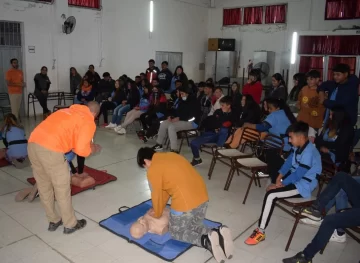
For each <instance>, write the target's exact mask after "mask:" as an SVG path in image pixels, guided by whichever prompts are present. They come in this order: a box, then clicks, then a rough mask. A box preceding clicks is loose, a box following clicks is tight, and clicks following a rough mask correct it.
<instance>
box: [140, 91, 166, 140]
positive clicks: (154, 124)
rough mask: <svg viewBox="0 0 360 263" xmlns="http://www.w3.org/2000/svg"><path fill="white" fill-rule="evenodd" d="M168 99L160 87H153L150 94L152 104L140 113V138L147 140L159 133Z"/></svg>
mask: <svg viewBox="0 0 360 263" xmlns="http://www.w3.org/2000/svg"><path fill="white" fill-rule="evenodd" d="M166 106H167V100H166V97H165V94H164V93H163V91H162V90H161V89H159V88H158V87H153V88H152V93H151V96H150V105H149V107H148V110H147V111H146V112H144V113H143V114H141V115H140V121H141V125H142V130H141V131H138V132H137V135H138V137H139V139H140V140H142V141H143V142H147V140H148V139H149V138H151V137H153V136H155V135H156V134H157V131H158V129H159V126H160V121H161V120H163V119H164V118H165V117H166V116H165V114H166Z"/></svg>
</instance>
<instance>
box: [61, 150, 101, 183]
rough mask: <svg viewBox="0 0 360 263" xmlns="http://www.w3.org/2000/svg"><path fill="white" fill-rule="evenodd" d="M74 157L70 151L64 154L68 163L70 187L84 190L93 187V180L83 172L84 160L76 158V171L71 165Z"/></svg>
mask: <svg viewBox="0 0 360 263" xmlns="http://www.w3.org/2000/svg"><path fill="white" fill-rule="evenodd" d="M75 156H76V154H75V153H74V152H72V151H71V152H69V153H67V154H65V158H66V159H67V161H68V162H69V166H70V171H71V174H72V176H71V185H74V186H77V187H80V188H85V187H88V186H91V185H94V184H95V179H94V178H93V177H91V176H89V175H88V174H87V173H85V172H84V163H85V158H84V157H80V156H77V162H78V170H76V168H75V167H74V165H73V164H72V160H73V159H74V158H75Z"/></svg>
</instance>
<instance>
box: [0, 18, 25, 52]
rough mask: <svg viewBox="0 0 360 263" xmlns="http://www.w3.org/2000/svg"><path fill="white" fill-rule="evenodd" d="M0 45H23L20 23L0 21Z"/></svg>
mask: <svg viewBox="0 0 360 263" xmlns="http://www.w3.org/2000/svg"><path fill="white" fill-rule="evenodd" d="M0 46H16V47H21V30H20V23H18V22H7V21H0Z"/></svg>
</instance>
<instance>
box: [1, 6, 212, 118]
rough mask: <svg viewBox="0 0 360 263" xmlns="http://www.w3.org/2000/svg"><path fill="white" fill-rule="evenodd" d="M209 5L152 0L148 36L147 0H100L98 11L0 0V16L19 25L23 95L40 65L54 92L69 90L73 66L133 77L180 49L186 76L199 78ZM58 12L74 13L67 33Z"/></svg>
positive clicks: (68, 14)
mask: <svg viewBox="0 0 360 263" xmlns="http://www.w3.org/2000/svg"><path fill="white" fill-rule="evenodd" d="M207 3H208V1H207V0H206V1H205V0H185V1H177V0H155V1H154V14H155V17H154V32H153V34H152V36H151V38H150V36H149V1H148V0H131V1H129V0H103V1H102V4H103V9H102V10H101V11H98V10H90V9H84V8H76V7H68V5H67V1H66V0H61V1H59V0H57V1H55V3H54V4H53V5H47V4H39V3H33V2H25V1H19V0H0V20H6V21H18V22H22V23H23V28H24V65H22V68H23V70H24V73H25V77H26V82H27V88H26V90H25V95H26V96H27V93H28V92H32V91H33V90H34V82H33V77H34V75H35V74H36V73H38V72H39V71H40V68H41V66H47V67H48V68H49V77H50V79H51V81H52V86H51V90H52V91H57V90H59V91H69V68H70V67H71V66H74V67H76V68H77V69H78V71H79V72H80V73H81V74H84V73H85V71H86V69H87V67H88V65H89V64H94V65H95V70H96V71H98V73H99V74H100V75H101V74H102V73H103V72H105V71H109V72H110V73H111V75H112V76H113V77H114V78H117V77H119V76H120V75H121V74H127V75H129V76H131V77H134V76H135V75H137V74H139V73H140V72H142V71H144V70H145V69H146V67H147V61H148V60H149V59H150V58H154V57H155V51H174V52H183V66H184V70H185V72H186V73H187V75H188V77H189V78H193V79H194V80H195V81H199V80H202V78H203V75H204V72H203V71H200V70H199V69H198V68H199V63H203V62H204V52H205V50H206V39H207V30H206V29H207V23H208V18H207V16H208V9H207ZM62 14H65V15H66V16H67V17H68V16H71V15H73V16H75V17H76V21H77V22H76V28H75V31H74V32H73V33H72V34H70V35H65V34H63V33H62V32H61V25H62V23H63V20H62V19H61V15H62ZM28 46H35V48H36V53H28V51H27V47H28ZM54 60H55V62H54ZM159 63H160V62H159ZM53 64H54V67H55V68H54V69H52V66H53ZM37 112H38V113H39V112H40V109H39V108H37Z"/></svg>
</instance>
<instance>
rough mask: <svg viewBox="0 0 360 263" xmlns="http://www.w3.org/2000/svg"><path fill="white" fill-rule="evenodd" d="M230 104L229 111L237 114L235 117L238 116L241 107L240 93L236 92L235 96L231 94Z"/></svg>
mask: <svg viewBox="0 0 360 263" xmlns="http://www.w3.org/2000/svg"><path fill="white" fill-rule="evenodd" d="M231 97H232V99H233V101H232V104H231V110H232V111H233V112H234V114H237V116H240V113H241V111H242V106H241V99H242V95H241V93H240V92H237V93H235V94H232V96H231Z"/></svg>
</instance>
